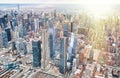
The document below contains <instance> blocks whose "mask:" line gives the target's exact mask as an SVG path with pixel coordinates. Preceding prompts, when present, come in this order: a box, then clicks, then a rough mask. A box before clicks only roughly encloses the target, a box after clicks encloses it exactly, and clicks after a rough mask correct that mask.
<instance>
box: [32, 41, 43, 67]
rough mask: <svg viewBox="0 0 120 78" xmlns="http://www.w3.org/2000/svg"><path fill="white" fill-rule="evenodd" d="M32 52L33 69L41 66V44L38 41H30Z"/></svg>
mask: <svg viewBox="0 0 120 78" xmlns="http://www.w3.org/2000/svg"><path fill="white" fill-rule="evenodd" d="M32 51H33V67H40V66H41V42H40V41H39V40H33V41H32Z"/></svg>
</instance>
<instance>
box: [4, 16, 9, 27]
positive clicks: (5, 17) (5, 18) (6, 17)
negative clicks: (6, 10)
mask: <svg viewBox="0 0 120 78" xmlns="http://www.w3.org/2000/svg"><path fill="white" fill-rule="evenodd" d="M7 19H8V15H7V14H6V15H4V17H3V26H4V29H5V28H7Z"/></svg>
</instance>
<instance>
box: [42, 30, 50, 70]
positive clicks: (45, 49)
mask: <svg viewBox="0 0 120 78" xmlns="http://www.w3.org/2000/svg"><path fill="white" fill-rule="evenodd" d="M49 60H50V50H49V43H48V31H47V29H42V64H41V66H42V68H43V69H45V67H46V66H47V65H48V64H49Z"/></svg>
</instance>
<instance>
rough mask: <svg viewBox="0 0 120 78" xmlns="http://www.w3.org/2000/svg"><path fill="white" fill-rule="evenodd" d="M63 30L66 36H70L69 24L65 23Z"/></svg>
mask: <svg viewBox="0 0 120 78" xmlns="http://www.w3.org/2000/svg"><path fill="white" fill-rule="evenodd" d="M63 32H64V37H68V24H64V26H63Z"/></svg>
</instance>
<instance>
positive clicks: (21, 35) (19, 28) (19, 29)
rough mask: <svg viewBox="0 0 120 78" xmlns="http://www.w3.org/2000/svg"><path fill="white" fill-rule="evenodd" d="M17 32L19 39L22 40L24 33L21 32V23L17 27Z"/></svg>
mask: <svg viewBox="0 0 120 78" xmlns="http://www.w3.org/2000/svg"><path fill="white" fill-rule="evenodd" d="M18 32H19V37H20V38H23V37H24V32H23V26H22V23H21V24H20V25H19V26H18Z"/></svg>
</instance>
